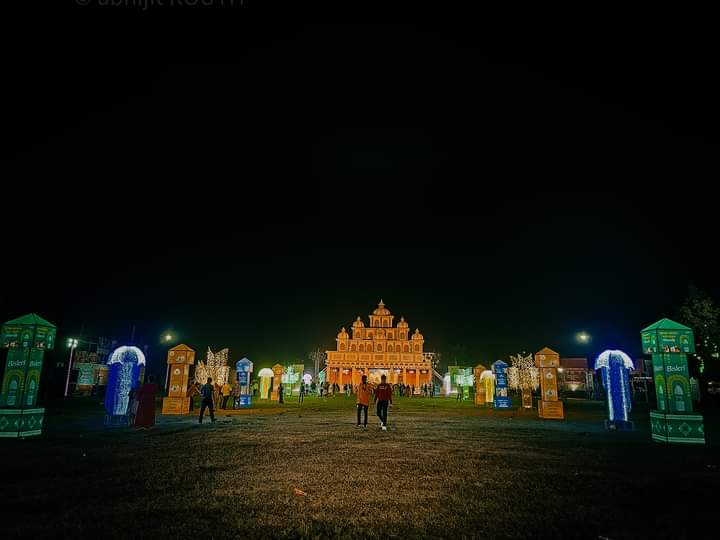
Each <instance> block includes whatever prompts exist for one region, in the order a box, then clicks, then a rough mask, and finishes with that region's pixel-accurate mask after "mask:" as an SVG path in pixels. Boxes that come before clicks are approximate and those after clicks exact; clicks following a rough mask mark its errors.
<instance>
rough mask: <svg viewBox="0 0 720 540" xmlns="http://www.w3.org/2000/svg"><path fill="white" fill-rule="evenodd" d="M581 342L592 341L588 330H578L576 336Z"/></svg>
mask: <svg viewBox="0 0 720 540" xmlns="http://www.w3.org/2000/svg"><path fill="white" fill-rule="evenodd" d="M575 337H576V338H577V340H578V341H579V342H580V343H583V344H585V343H590V335H589V334H588V333H587V332H578V334H577V336H575Z"/></svg>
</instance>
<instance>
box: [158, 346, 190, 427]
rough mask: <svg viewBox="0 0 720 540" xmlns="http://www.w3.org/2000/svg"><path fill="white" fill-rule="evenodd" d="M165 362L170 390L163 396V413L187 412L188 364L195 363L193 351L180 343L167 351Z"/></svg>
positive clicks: (188, 402)
mask: <svg viewBox="0 0 720 540" xmlns="http://www.w3.org/2000/svg"><path fill="white" fill-rule="evenodd" d="M167 363H168V367H169V368H170V390H169V391H168V396H167V397H166V398H163V407H162V413H163V414H188V413H189V412H190V399H192V398H190V397H188V395H187V388H188V380H189V379H190V366H192V365H193V364H194V363H195V351H194V350H193V349H191V348H190V347H188V346H187V345H185V344H180V345H178V346H176V347H173V348H172V349H170V350H169V351H168V355H167Z"/></svg>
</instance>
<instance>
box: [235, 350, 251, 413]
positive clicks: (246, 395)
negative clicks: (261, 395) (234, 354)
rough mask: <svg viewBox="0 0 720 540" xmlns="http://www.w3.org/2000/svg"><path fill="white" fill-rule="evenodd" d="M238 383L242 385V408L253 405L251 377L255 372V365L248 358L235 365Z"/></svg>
mask: <svg viewBox="0 0 720 540" xmlns="http://www.w3.org/2000/svg"><path fill="white" fill-rule="evenodd" d="M235 371H236V372H237V381H238V384H239V385H240V399H239V401H238V405H239V406H240V407H249V406H250V404H251V401H252V400H251V393H250V377H251V374H252V371H253V363H252V362H251V361H250V360H248V359H247V358H242V359H241V360H238V361H237V362H236V363H235Z"/></svg>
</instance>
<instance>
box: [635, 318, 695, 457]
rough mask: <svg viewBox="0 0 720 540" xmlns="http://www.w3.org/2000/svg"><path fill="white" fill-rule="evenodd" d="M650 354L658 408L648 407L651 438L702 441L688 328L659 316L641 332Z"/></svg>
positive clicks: (673, 440)
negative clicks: (692, 388)
mask: <svg viewBox="0 0 720 540" xmlns="http://www.w3.org/2000/svg"><path fill="white" fill-rule="evenodd" d="M640 335H641V339H642V348H643V352H644V353H645V354H651V355H652V365H653V379H654V380H655V393H656V395H657V410H654V411H650V425H651V428H652V438H653V440H655V441H659V442H666V443H685V444H688V443H689V444H705V428H704V426H703V417H702V415H701V414H693V409H692V397H691V394H690V377H689V372H688V364H687V355H688V354H692V353H694V352H695V336H694V335H693V331H692V329H691V328H689V327H687V326H684V325H682V324H680V323H677V322H675V321H671V320H670V319H661V320H659V321H658V322H656V323H655V324H651V325H650V326H648V327H647V328H644V329H643V330H642V332H641V334H640Z"/></svg>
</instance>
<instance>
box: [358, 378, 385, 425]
mask: <svg viewBox="0 0 720 540" xmlns="http://www.w3.org/2000/svg"><path fill="white" fill-rule="evenodd" d="M372 392H373V388H372V385H370V384H368V382H367V375H363V376H362V382H361V383H360V385H359V386H358V390H357V427H360V413H361V412H364V413H365V423H364V424H363V427H367V417H368V407H369V406H370V394H371V393H372ZM375 403H377V415H378V418H380V427H381V428H382V430H383V431H387V415H388V406H389V405H391V404H392V386H390V385H389V384H388V383H387V377H386V376H385V375H383V376H382V377H380V384H378V385H377V388H375Z"/></svg>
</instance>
